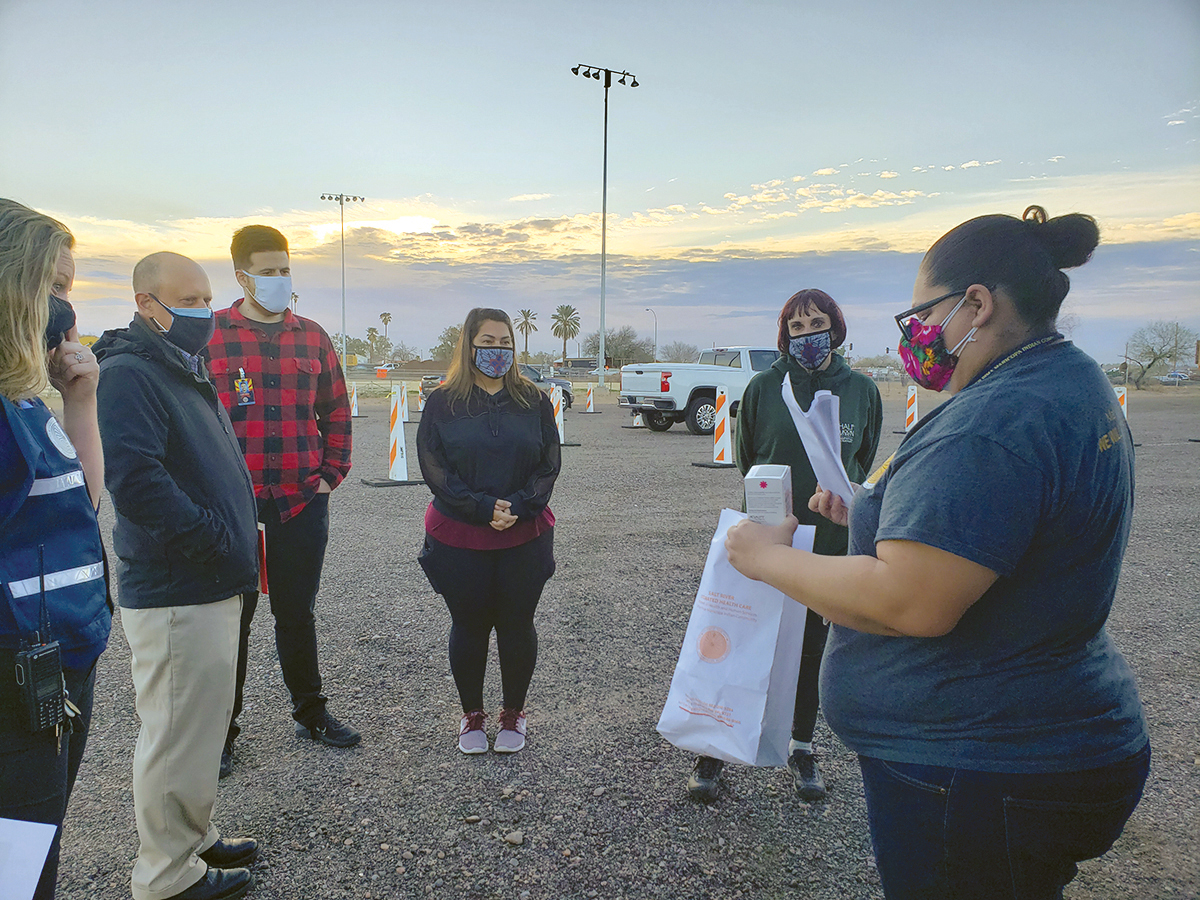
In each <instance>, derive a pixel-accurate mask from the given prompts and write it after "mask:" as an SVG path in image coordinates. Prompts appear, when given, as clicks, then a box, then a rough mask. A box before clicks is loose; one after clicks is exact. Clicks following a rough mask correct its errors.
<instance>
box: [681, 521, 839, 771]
mask: <svg viewBox="0 0 1200 900" xmlns="http://www.w3.org/2000/svg"><path fill="white" fill-rule="evenodd" d="M744 518H746V516H745V514H744V513H740V512H735V511H734V510H732V509H723V510H721V521H720V523H719V524H718V525H717V533H716V534H714V535H713V539H712V545H711V546H710V547H709V550H708V559H707V561H705V563H704V574H703V575H702V576H701V578H700V590H699V591H697V592H696V601H695V604H694V605H693V607H692V617H691V619H690V620H689V621H688V628H687V634H686V635H685V636H684V639H683V649H681V650H680V652H679V662H678V663H677V664H676V666H675V675H674V676H673V677H672V678H671V690H670V692H669V693H668V694H667V702H666V705H665V706H664V707H663V711H662V715H661V716H660V717H659V720H658V732H659V734H661V735H662V736H663V737H665V738H666V739H667V740H668V741H670V742H671V743H672V744H674V745H675V746H676V747H679V748H680V749H681V750H690V751H691V752H693V753H700V754H703V755H704V756H712V757H715V758H717V759H723V760H725V761H726V762H736V763H744V764H746V765H750V766H782V765H785V764H786V763H787V757H788V741H789V740H790V739H791V736H792V713H793V712H794V709H795V705H796V677H797V676H798V675H799V674H800V651H801V649H802V646H803V644H804V619H805V616H806V615H807V612H808V610H807V608H806V607H804V606H802V605H801V604H799V603H797V602H796V601H795V600H792V599H791V598H789V597H786V596H784V595H783V594H782V593H781V592H780V591H777V590H776V589H775V588H773V587H771V586H770V585H768V584H763V583H762V582H761V581H752V580H750V579H749V578H747V577H746V576H745V575H742V574H741V573H740V572H738V571H737V570H736V569H734V568H733V566H731V565H730V564H729V556H728V554H726V552H725V534H726V532H727V531H729V529H730V527H731V526H733V525H734V524H735V523H736V522H739V521H741V520H742V519H744ZM815 534H816V529H815V528H814V527H813V526H811V525H801V526H799V527H798V528H797V529H796V534H795V536H794V537H793V539H792V546H793V547H796V548H798V549H801V550H812V545H813V537H814V535H815Z"/></svg>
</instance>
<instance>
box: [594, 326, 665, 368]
mask: <svg viewBox="0 0 1200 900" xmlns="http://www.w3.org/2000/svg"><path fill="white" fill-rule="evenodd" d="M583 352H584V353H585V354H587V355H588V356H593V355H596V354H598V353H599V352H600V332H599V331H593V332H592V333H591V334H589V335H588V336H587V337H585V338H584V339H583ZM604 352H605V354H606V355H607V356H608V358H609V359H611V360H612V361H613V365H615V366H618V367H619V366H623V365H627V364H629V363H639V362H649V361H650V360H652V359H654V340H653V339H652V338H640V339H639V338H638V336H637V331H635V330H634V328H633V326H632V325H622V326H621V328H620V329H613V328H609V329H608V330H607V331H605V333H604Z"/></svg>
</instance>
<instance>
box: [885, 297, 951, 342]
mask: <svg viewBox="0 0 1200 900" xmlns="http://www.w3.org/2000/svg"><path fill="white" fill-rule="evenodd" d="M966 293H967V292H966V291H951V292H950V293H948V294H942V296H940V297H934V298H933V299H932V300H927V301H925V302H924V303H922V304H921V305H920V306H914V307H913V308H912V309H906V310H905V311H904V312H902V313H900V315H898V316H896V324H897V325H898V326H900V333H901V334H902V335H904V339H905V340H906V341H911V340H912V329H910V328H909V327H908V323H909V320H910V319H912V317H913V316H915V315H916V314H917V313H921V312H925V310H927V309H932V308H933V307H935V306H937V305H938V304H939V303H941V302H942V301H943V300H945V299H946V298H948V297H957V296H958V295H959V294H966Z"/></svg>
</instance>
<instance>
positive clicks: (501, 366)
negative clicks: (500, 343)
mask: <svg viewBox="0 0 1200 900" xmlns="http://www.w3.org/2000/svg"><path fill="white" fill-rule="evenodd" d="M514 356H515V353H514V351H513V349H512V348H511V347H476V348H475V368H477V369H478V370H479V371H480V372H482V373H483V374H484V375H486V376H487V377H488V378H503V377H504V375H505V373H507V372H508V370H509V369H511V368H512V364H513V358H514Z"/></svg>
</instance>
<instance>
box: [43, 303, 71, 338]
mask: <svg viewBox="0 0 1200 900" xmlns="http://www.w3.org/2000/svg"><path fill="white" fill-rule="evenodd" d="M74 327H75V309H74V308H73V307H72V306H71V304H70V303H68V302H67V301H66V300H64V299H63V298H62V297H55V296H54V295H53V294H51V295H50V321H49V322H48V323H47V324H46V349H47V350H53V349H54V348H55V347H57V346H58V345H59V344H61V343H62V342H63V338H65V337H66V335H67V332H68V331H70V330H71V329H72V328H74Z"/></svg>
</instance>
